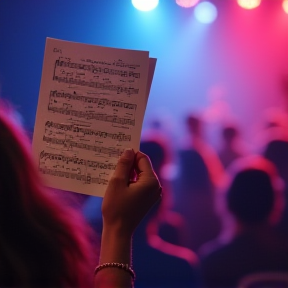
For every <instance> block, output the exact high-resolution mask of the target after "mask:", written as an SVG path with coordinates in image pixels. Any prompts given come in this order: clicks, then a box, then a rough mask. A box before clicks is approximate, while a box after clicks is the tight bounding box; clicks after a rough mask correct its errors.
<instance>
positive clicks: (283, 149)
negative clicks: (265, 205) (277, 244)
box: [263, 139, 288, 234]
mask: <svg viewBox="0 0 288 288" xmlns="http://www.w3.org/2000/svg"><path fill="white" fill-rule="evenodd" d="M263 155H264V157H265V158H267V159H268V160H270V161H271V162H272V163H273V164H274V165H275V166H276V168H277V170H278V173H279V175H280V176H281V178H282V179H283V181H284V184H285V188H284V197H285V203H286V205H285V209H284V212H283V215H282V217H281V220H280V221H279V223H278V225H277V226H278V227H279V228H280V230H281V231H283V232H284V233H286V234H288V205H287V203H288V141H286V140H277V139H275V140H271V141H270V142H269V143H267V145H266V147H265V149H264V152H263Z"/></svg>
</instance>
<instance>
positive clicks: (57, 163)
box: [33, 38, 156, 196]
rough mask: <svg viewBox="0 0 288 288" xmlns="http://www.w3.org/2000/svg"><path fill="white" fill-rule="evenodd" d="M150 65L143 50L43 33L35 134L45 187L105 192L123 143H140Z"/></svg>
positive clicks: (135, 146)
mask: <svg viewBox="0 0 288 288" xmlns="http://www.w3.org/2000/svg"><path fill="white" fill-rule="evenodd" d="M155 65H156V59H155V58H149V52H147V51H135V50H125V49H118V48H110V47H102V46H96V45H89V44H82V43H76V42H69V41H63V40H57V39H52V38H47V40H46V47H45V54H44V61H43V69H42V79H41V85H40V92H39V99H38V107H37V114H36V123H35V129H34V136H33V152H34V155H35V156H36V160H37V165H38V169H39V171H40V173H41V174H42V175H43V177H44V180H45V181H46V184H47V186H49V187H53V188H57V189H62V190H67V191H74V192H78V193H83V194H88V195H95V196H104V193H105V189H106V187H107V184H108V180H109V179H110V176H111V174H112V173H113V171H114V169H115V167H116V163H117V161H118V158H119V156H120V155H121V154H122V152H123V151H124V149H125V148H133V149H134V150H135V151H138V149H139V144H140V135H141V128H142V123H143V118H144V113H145V109H146V104H147V100H148V96H149V91H150V87H151V83H152V79H153V74H154V69H155Z"/></svg>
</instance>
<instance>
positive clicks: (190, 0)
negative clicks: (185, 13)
mask: <svg viewBox="0 0 288 288" xmlns="http://www.w3.org/2000/svg"><path fill="white" fill-rule="evenodd" d="M198 2H199V0H176V4H177V5H179V6H181V7H184V8H190V7H193V6H195V5H196V4H197V3H198Z"/></svg>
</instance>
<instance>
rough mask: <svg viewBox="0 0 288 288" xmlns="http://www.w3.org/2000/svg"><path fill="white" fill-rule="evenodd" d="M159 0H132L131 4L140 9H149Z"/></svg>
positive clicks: (153, 7)
mask: <svg viewBox="0 0 288 288" xmlns="http://www.w3.org/2000/svg"><path fill="white" fill-rule="evenodd" d="M158 3H159V0H132V5H133V6H134V7H135V8H136V9H138V10H140V11H145V12H146V11H151V10H153V9H155V8H156V7H157V5H158Z"/></svg>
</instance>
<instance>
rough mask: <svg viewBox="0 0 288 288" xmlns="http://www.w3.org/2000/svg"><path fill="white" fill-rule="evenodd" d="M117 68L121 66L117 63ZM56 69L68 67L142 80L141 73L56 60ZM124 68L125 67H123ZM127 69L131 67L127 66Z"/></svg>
mask: <svg viewBox="0 0 288 288" xmlns="http://www.w3.org/2000/svg"><path fill="white" fill-rule="evenodd" d="M116 66H120V65H119V63H118V62H117V64H116ZM56 67H67V68H72V69H80V70H81V69H82V70H85V71H89V72H92V73H95V74H97V73H101V74H102V73H103V74H108V75H117V76H120V77H134V78H137V79H139V78H140V73H135V72H133V71H125V70H118V69H111V68H107V67H106V68H103V67H101V66H95V65H87V64H82V63H81V64H80V63H73V62H68V61H61V60H59V59H58V60H56V62H55V69H56ZM121 67H124V66H121ZM126 67H130V65H127V66H126Z"/></svg>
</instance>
